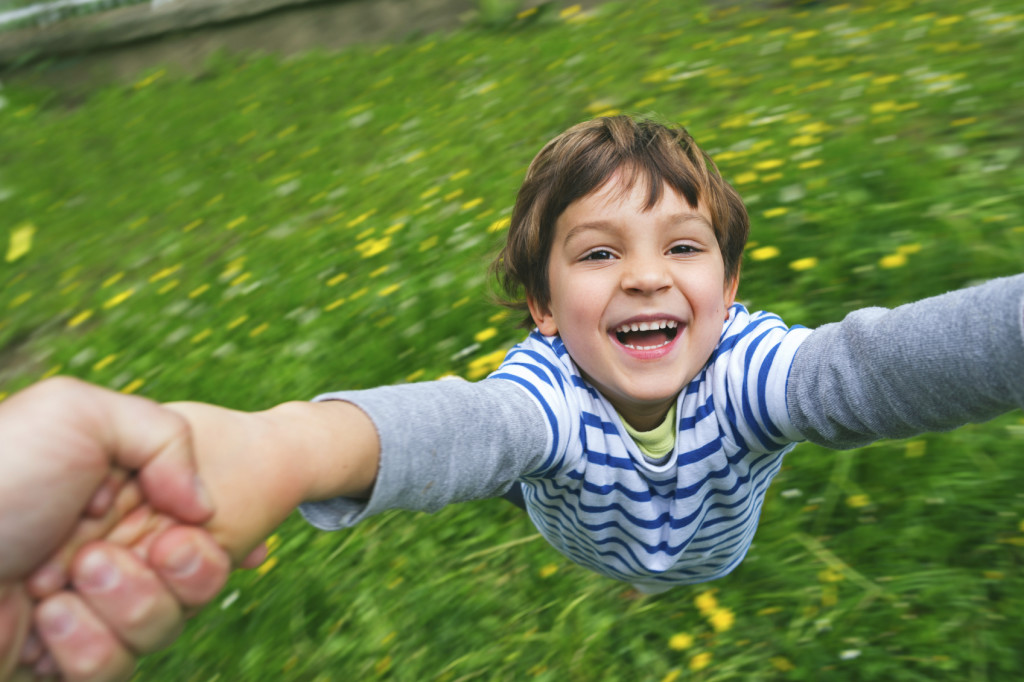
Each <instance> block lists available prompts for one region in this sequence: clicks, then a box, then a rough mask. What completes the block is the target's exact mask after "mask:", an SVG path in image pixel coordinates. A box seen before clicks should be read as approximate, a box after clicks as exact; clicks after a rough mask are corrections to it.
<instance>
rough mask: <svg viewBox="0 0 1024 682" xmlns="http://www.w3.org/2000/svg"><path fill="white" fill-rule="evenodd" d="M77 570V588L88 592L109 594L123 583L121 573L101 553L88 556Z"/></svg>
mask: <svg viewBox="0 0 1024 682" xmlns="http://www.w3.org/2000/svg"><path fill="white" fill-rule="evenodd" d="M75 568H76V570H75V586H76V587H78V588H80V589H82V590H85V591H86V592H94V593H102V592H109V591H110V590H112V589H114V588H115V587H117V586H118V585H119V584H120V583H121V571H119V570H118V568H117V566H115V565H114V562H113V561H111V560H110V559H109V558H108V557H106V556H104V554H103V553H102V552H99V551H94V552H91V553H90V554H88V555H86V557H85V558H84V559H82V560H81V561H79V562H78V565H77V566H76V567H75Z"/></svg>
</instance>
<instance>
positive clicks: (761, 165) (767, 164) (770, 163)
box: [754, 159, 786, 170]
mask: <svg viewBox="0 0 1024 682" xmlns="http://www.w3.org/2000/svg"><path fill="white" fill-rule="evenodd" d="M785 163H786V162H785V161H783V160H782V159H766V160H764V161H758V162H757V163H755V164H754V168H756V169H757V170H774V169H776V168H781V167H782V166H783V165H785Z"/></svg>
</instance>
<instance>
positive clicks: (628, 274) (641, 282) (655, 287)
mask: <svg viewBox="0 0 1024 682" xmlns="http://www.w3.org/2000/svg"><path fill="white" fill-rule="evenodd" d="M624 265H625V268H623V273H622V288H623V290H625V291H626V292H627V293H633V294H652V293H656V292H658V291H661V290H663V289H667V288H668V287H669V286H671V284H672V278H671V276H670V274H669V271H668V268H667V267H666V266H665V263H664V262H663V261H662V259H660V258H631V259H628V260H627V262H626V263H625V264H624Z"/></svg>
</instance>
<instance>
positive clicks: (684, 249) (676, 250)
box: [668, 244, 700, 255]
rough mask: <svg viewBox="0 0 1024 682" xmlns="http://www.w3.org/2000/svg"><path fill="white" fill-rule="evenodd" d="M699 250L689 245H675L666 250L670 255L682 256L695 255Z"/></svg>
mask: <svg viewBox="0 0 1024 682" xmlns="http://www.w3.org/2000/svg"><path fill="white" fill-rule="evenodd" d="M699 250H700V249H698V248H697V247H696V246H690V245H689V244H676V245H675V246H673V247H672V248H671V249H669V250H668V252H669V253H672V254H677V255H678V254H684V253H697V252H698V251H699Z"/></svg>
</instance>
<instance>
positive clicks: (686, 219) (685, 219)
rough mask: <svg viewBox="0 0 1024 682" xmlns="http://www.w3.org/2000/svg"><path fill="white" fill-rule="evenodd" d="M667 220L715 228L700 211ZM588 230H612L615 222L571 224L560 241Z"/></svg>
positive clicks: (565, 241)
mask: <svg viewBox="0 0 1024 682" xmlns="http://www.w3.org/2000/svg"><path fill="white" fill-rule="evenodd" d="M667 222H671V223H675V224H678V225H683V224H685V223H690V222H698V223H701V224H703V225H704V226H705V227H707V228H708V229H709V230H711V231H712V232H714V229H715V228H714V226H713V225H712V224H711V221H710V220H708V219H707V218H705V217H704V216H703V215H701V214H700V213H696V212H694V213H676V214H674V215H670V216H668V218H667ZM589 230H595V231H598V232H614V231H615V223H614V221H610V220H589V221H587V222H585V223H580V224H578V225H573V226H572V227H571V228H569V231H568V232H567V233H566V234H565V239H564V240H563V242H562V243H563V244H568V243H569V242H570V241H572V239H573V238H574V237H576V236H577V235H579V234H580V233H582V232H587V231H589Z"/></svg>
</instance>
